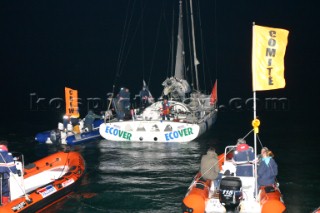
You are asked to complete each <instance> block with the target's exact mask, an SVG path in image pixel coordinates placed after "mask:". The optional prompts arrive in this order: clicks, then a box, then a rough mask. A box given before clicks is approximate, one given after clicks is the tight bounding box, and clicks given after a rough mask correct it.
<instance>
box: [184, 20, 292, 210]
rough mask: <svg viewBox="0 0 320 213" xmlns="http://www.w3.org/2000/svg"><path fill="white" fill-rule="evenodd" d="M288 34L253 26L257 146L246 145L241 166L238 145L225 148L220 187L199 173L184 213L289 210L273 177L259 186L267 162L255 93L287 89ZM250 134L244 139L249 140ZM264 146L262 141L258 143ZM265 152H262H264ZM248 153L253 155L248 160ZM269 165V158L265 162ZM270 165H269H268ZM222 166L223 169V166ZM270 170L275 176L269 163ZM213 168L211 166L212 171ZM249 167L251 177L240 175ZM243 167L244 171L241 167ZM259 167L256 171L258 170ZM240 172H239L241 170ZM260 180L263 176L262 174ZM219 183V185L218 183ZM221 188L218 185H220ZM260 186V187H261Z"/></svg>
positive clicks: (284, 31) (255, 132)
mask: <svg viewBox="0 0 320 213" xmlns="http://www.w3.org/2000/svg"><path fill="white" fill-rule="evenodd" d="M288 34H289V32H288V31H287V30H285V29H280V28H270V27H265V26H258V25H253V43H252V79H253V103H254V104H253V121H252V127H253V128H252V130H251V131H250V132H249V133H251V132H253V135H254V145H253V147H252V146H248V144H245V145H246V146H247V150H251V151H248V152H247V153H245V154H246V156H244V157H245V159H247V160H245V161H242V163H241V165H240V164H237V163H236V161H235V160H236V159H235V158H234V157H233V156H234V155H236V154H237V152H239V149H238V146H236V145H232V144H231V145H229V146H226V148H225V152H224V153H222V154H221V155H219V156H218V159H219V161H218V164H219V166H220V173H221V175H222V178H221V181H220V185H219V186H214V183H213V181H211V180H208V179H204V178H203V174H201V173H200V172H199V173H197V174H196V176H195V177H194V179H193V181H192V183H191V185H190V186H189V188H188V191H187V194H186V196H185V198H184V199H183V202H182V211H183V212H185V213H189V212H193V213H203V212H206V213H225V212H234V213H282V212H284V211H285V209H286V207H285V204H284V201H283V199H282V194H281V191H280V188H279V183H278V182H277V181H276V180H275V181H273V180H272V178H271V181H270V182H273V183H270V184H269V183H268V184H266V183H265V184H262V182H260V183H258V178H259V176H258V172H257V171H261V170H259V169H260V168H261V167H259V166H258V163H259V162H260V164H262V163H264V162H262V161H261V160H260V161H258V160H257V159H259V158H257V155H256V153H257V140H259V137H258V133H259V126H260V120H259V119H257V116H256V91H264V90H271V89H279V88H284V87H285V79H284V55H285V49H286V46H287V42H288V41H287V40H288V39H287V38H288ZM249 133H248V134H247V135H246V136H245V137H243V138H246V137H247V136H248V135H249ZM259 142H260V144H261V145H262V143H261V141H260V140H259ZM263 149H265V150H266V148H263ZM263 149H262V150H263ZM249 152H251V153H254V157H253V160H251V159H250V160H249ZM264 161H265V162H266V159H264ZM266 164H267V163H266ZM221 165H223V166H221ZM267 165H268V166H267V167H266V168H268V171H269V172H270V173H271V172H272V173H273V176H275V175H276V174H275V173H276V172H275V171H274V170H272V167H271V166H270V164H267ZM213 166H214V165H212V168H213ZM243 166H246V167H247V168H248V169H249V170H248V171H251V172H250V175H242V174H240V172H239V171H240V170H243ZM241 167H242V168H241ZM256 168H257V169H256ZM238 170H239V171H238ZM259 175H260V178H262V177H263V174H262V173H259ZM216 184H217V183H216ZM217 185H218V184H217ZM258 186H259V187H258Z"/></svg>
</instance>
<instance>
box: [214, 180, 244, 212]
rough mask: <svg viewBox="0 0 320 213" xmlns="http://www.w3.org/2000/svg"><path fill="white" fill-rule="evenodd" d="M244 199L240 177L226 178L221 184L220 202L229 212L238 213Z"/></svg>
mask: <svg viewBox="0 0 320 213" xmlns="http://www.w3.org/2000/svg"><path fill="white" fill-rule="evenodd" d="M241 198H242V183H241V180H240V178H239V177H224V178H222V180H221V182H220V190H219V200H220V203H221V204H222V205H224V206H225V208H226V210H227V212H237V209H238V207H239V204H240V200H241Z"/></svg>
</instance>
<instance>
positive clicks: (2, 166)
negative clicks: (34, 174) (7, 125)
mask: <svg viewBox="0 0 320 213" xmlns="http://www.w3.org/2000/svg"><path fill="white" fill-rule="evenodd" d="M7 146H8V142H7V141H5V140H1V139H0V182H1V184H0V187H1V188H0V195H1V200H0V201H1V204H2V205H4V204H6V203H8V202H10V186H9V178H10V172H12V173H17V168H16V166H15V164H14V161H13V157H12V154H11V153H10V152H8V147H7Z"/></svg>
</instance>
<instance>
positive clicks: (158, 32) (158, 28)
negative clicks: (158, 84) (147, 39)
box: [147, 4, 165, 86]
mask: <svg viewBox="0 0 320 213" xmlns="http://www.w3.org/2000/svg"><path fill="white" fill-rule="evenodd" d="M162 7H163V8H164V5H163V4H162ZM163 8H162V11H164V9H163ZM162 16H164V13H162V15H160V19H159V22H158V27H157V33H156V41H155V45H154V49H153V53H152V59H151V65H150V75H149V78H148V81H147V82H148V83H147V85H148V86H150V81H151V76H152V72H153V65H154V61H155V56H156V50H157V45H158V40H159V35H160V25H161V22H162ZM164 17H165V16H164Z"/></svg>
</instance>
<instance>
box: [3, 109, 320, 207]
mask: <svg viewBox="0 0 320 213" xmlns="http://www.w3.org/2000/svg"><path fill="white" fill-rule="evenodd" d="M271 114H273V117H271V116H270V115H271ZM261 123H262V126H261V129H260V131H261V132H260V139H261V141H262V143H263V145H264V146H268V147H269V149H271V150H272V151H273V152H274V154H275V159H276V161H277V163H278V165H279V175H278V179H279V181H280V187H281V190H282V193H283V195H284V200H285V203H286V206H287V212H289V213H308V212H311V211H312V210H314V209H315V208H317V207H318V206H319V205H320V196H319V192H320V186H319V185H320V173H319V166H318V164H319V162H318V161H319V157H318V156H319V154H318V153H319V150H318V149H317V148H316V147H317V146H318V145H317V143H318V142H320V141H319V137H318V136H316V135H317V134H316V129H317V127H314V126H313V127H312V126H311V125H308V128H307V126H305V125H304V123H303V122H301V121H300V120H299V118H297V117H291V116H290V115H288V114H286V113H282V114H280V113H279V114H277V113H270V114H268V113H265V114H264V115H263V116H262V117H261ZM250 125H251V114H249V113H248V114H246V113H237V112H234V113H223V112H222V113H220V114H219V117H218V120H217V123H216V124H215V126H214V127H213V128H212V129H211V130H210V132H209V133H208V134H206V135H205V136H204V137H202V138H200V139H199V140H197V141H194V142H190V143H188V144H177V143H127V142H121V143H118V142H117V143H116V142H111V141H106V140H102V139H101V140H96V141H92V142H90V143H87V144H83V145H78V146H74V147H71V149H73V150H77V151H79V152H81V153H82V155H83V157H84V159H85V160H86V167H87V172H86V176H85V178H84V180H83V183H82V185H81V186H80V187H79V188H78V190H77V191H76V193H74V194H72V195H70V196H68V197H67V198H66V199H64V200H63V201H61V202H59V203H58V204H56V205H55V206H53V207H52V208H50V209H48V210H47V212H81V213H82V212H88V213H89V212H112V213H113V212H115V213H116V212H139V213H140V212H141V213H143V212H181V210H180V205H181V201H182V199H183V197H184V195H185V193H186V190H187V188H188V186H189V184H190V182H191V180H192V178H193V176H194V175H195V174H196V172H197V170H198V168H199V163H200V157H201V155H202V154H203V153H205V151H206V149H207V148H208V147H209V146H211V145H213V146H215V147H216V148H217V152H218V153H221V152H222V151H223V149H224V146H225V145H226V144H233V143H234V142H235V141H236V139H237V138H239V137H243V136H244V135H246V133H247V132H249V130H250V128H251V126H250ZM32 128H33V127H29V128H28V132H29V133H28V132H26V131H25V132H24V133H23V134H22V133H21V134H17V133H14V132H11V133H8V132H6V133H3V134H6V137H7V138H8V139H9V140H10V142H11V144H10V149H11V150H12V151H13V150H16V151H21V152H23V153H24V154H25V158H26V161H27V162H28V161H29V162H32V161H34V160H36V159H39V158H41V157H43V156H45V155H47V154H50V153H53V152H55V151H57V150H59V149H61V148H65V147H54V146H51V145H38V144H36V143H35V142H34V141H33V136H34V133H35V132H36V131H37V130H35V129H33V131H34V132H32V131H31V129H32ZM37 128H38V127H37ZM30 132H32V135H31V134H30ZM247 141H248V143H249V144H252V141H253V136H252V135H250V136H249V137H248V140H247Z"/></svg>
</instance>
